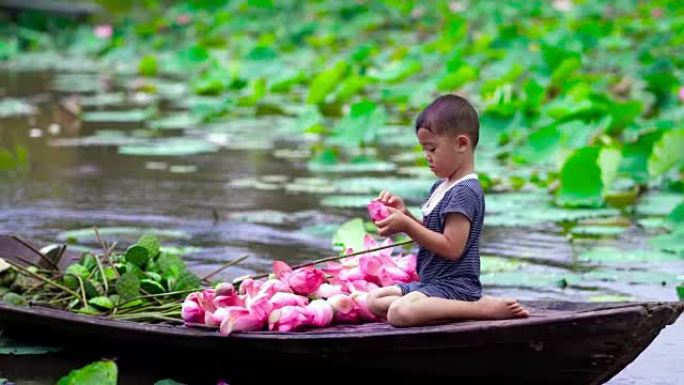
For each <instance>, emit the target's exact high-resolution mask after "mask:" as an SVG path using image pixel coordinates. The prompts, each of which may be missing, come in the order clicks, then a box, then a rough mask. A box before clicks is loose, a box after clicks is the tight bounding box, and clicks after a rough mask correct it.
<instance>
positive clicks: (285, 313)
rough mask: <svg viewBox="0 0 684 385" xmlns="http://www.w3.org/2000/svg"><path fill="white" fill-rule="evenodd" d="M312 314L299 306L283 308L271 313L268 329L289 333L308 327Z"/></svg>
mask: <svg viewBox="0 0 684 385" xmlns="http://www.w3.org/2000/svg"><path fill="white" fill-rule="evenodd" d="M311 318H312V314H310V313H309V312H308V311H307V310H306V309H305V308H302V307H299V306H284V307H281V308H280V309H277V310H274V311H272V312H271V315H270V316H269V317H268V329H269V330H277V331H279V332H289V331H293V330H297V329H300V328H302V327H304V326H306V325H308V324H309V323H310V321H311Z"/></svg>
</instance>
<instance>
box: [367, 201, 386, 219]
mask: <svg viewBox="0 0 684 385" xmlns="http://www.w3.org/2000/svg"><path fill="white" fill-rule="evenodd" d="M368 215H369V216H370V218H371V220H372V221H373V222H377V221H381V220H383V219H385V218H387V217H388V216H389V215H390V212H389V210H388V209H387V207H386V206H385V205H384V204H383V203H382V202H380V201H377V200H374V201H371V202H370V203H369V204H368Z"/></svg>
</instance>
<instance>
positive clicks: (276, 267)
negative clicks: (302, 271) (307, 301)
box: [273, 261, 292, 280]
mask: <svg viewBox="0 0 684 385" xmlns="http://www.w3.org/2000/svg"><path fill="white" fill-rule="evenodd" d="M273 272H274V273H275V275H276V278H278V279H281V280H287V278H288V277H289V276H290V274H292V268H291V267H290V265H288V264H287V263H285V262H283V261H273Z"/></svg>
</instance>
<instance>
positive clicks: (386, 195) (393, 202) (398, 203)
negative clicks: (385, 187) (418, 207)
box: [378, 191, 407, 214]
mask: <svg viewBox="0 0 684 385" xmlns="http://www.w3.org/2000/svg"><path fill="white" fill-rule="evenodd" d="M378 200H379V201H381V202H382V203H384V204H385V205H386V206H390V207H394V208H395V209H397V210H399V211H401V212H402V213H404V214H407V213H406V204H404V200H403V199H401V198H400V197H399V196H398V195H394V194H392V193H391V192H389V191H383V192H381V193H380V195H379V196H378Z"/></svg>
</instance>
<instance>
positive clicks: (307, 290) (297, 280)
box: [287, 266, 325, 295]
mask: <svg viewBox="0 0 684 385" xmlns="http://www.w3.org/2000/svg"><path fill="white" fill-rule="evenodd" d="M287 282H288V283H289V284H290V287H292V290H293V291H294V292H295V293H297V294H301V295H310V294H313V293H315V292H316V290H318V288H319V287H320V286H321V285H322V284H323V282H325V274H323V272H322V271H321V270H319V269H316V268H314V267H313V266H308V267H304V268H301V269H298V270H296V271H295V272H294V273H292V275H290V276H289V278H288V280H287Z"/></svg>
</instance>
